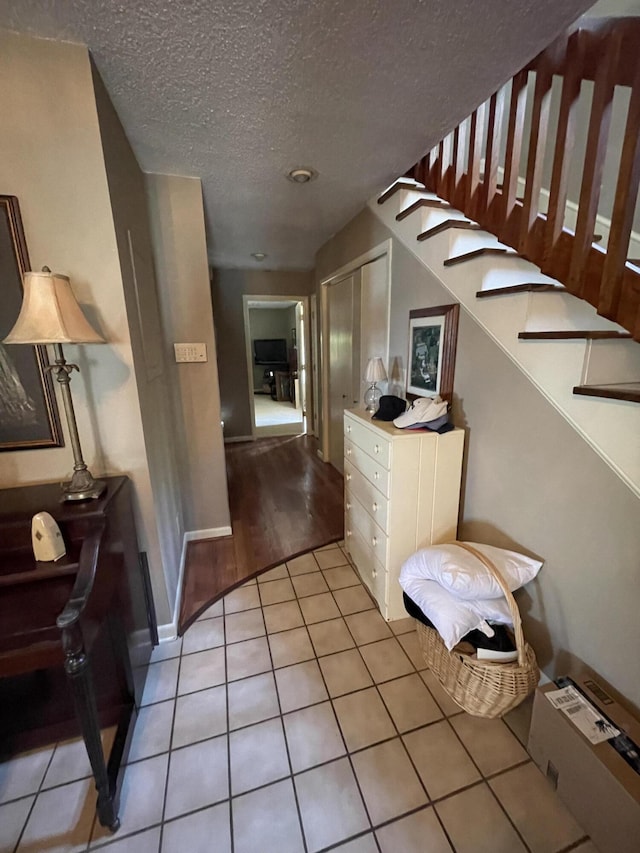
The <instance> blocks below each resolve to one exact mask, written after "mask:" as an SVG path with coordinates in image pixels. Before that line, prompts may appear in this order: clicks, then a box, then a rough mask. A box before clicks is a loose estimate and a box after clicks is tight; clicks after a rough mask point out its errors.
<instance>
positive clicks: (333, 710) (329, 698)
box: [302, 554, 380, 850]
mask: <svg viewBox="0 0 640 853" xmlns="http://www.w3.org/2000/svg"><path fill="white" fill-rule="evenodd" d="M313 556H314V559H315V554H314V555H313ZM316 562H318V561H317V560H316ZM319 567H320V564H319V563H318V568H319ZM331 596H332V598H333V601H334V604H335V605H336V607H338V611H339V612H340V613H342V611H340V607H339V606H338V602H337V601H336V600H335V598H334V596H333V591H331ZM342 618H343V619H344V616H342ZM327 621H329V620H327ZM314 624H317V623H314ZM345 624H346V623H345ZM347 629H348V626H347ZM312 645H313V642H312ZM313 649H314V652H315V646H314V647H313ZM315 662H316V666H317V667H318V672H319V673H320V678H321V679H322V683H323V684H324V689H325V691H326V693H327V697H328V701H329V704H330V706H331V711H332V713H333V718H334V721H335V724H336V726H337V727H338V731H339V732H340V737H341V739H342V744H343V746H344V750H345V754H344V756H343V757H345V758H346V759H347V761H348V762H349V767H350V769H351V774H352V776H353V779H354V781H355V783H356V787H357V789H358V793H359V794H360V800H361V802H362V806H363V808H364V812H365V815H366V816H367V820H368V821H369V830H370V831H371V834H372V837H373V840H374V843H375V845H376V847H377V848H378V850H380V845H379V844H378V839H377V838H376V834H375V832H374V829H373V821H372V820H371V814H370V812H369V807H368V806H367V801H366V800H365V798H364V794H363V793H362V788H361V786H360V780H359V779H358V774H357V773H356V771H355V767H354V766H353V761H352V760H351V754H350V752H349V747H348V746H347V741H346V739H345V736H344V732H343V731H342V726H341V725H340V720H339V719H338V715H337V713H336V709H335V706H334V704H333V697H332V696H331V693H330V692H329V688H328V686H327V682H326V679H325V677H324V672H323V671H322V667H321V666H320V660H319V658H318V656H317V654H316V657H315ZM339 760H340V759H332V761H339ZM330 763H331V761H328V762H325V764H330ZM312 769H315V768H308V770H312ZM302 772H307V771H302ZM369 830H368V831H369ZM353 837H356V836H351V838H353ZM348 840H349V839H341V840H340V842H337V843H341V844H344V843H346V842H347V841H348ZM324 849H326V848H324Z"/></svg>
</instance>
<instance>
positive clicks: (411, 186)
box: [378, 178, 426, 204]
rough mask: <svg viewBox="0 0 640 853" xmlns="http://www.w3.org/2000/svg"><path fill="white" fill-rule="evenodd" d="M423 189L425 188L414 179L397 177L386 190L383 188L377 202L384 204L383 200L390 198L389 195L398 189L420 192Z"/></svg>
mask: <svg viewBox="0 0 640 853" xmlns="http://www.w3.org/2000/svg"><path fill="white" fill-rule="evenodd" d="M425 189H426V188H425V186H424V185H423V184H418V183H416V181H413V180H410V179H409V178H399V179H398V180H397V181H396V182H395V183H394V184H392V185H391V186H390V187H389V189H388V190H385V191H384V192H383V193H382V195H381V196H380V198H379V199H378V204H384V203H385V201H387V200H388V199H390V198H391V196H393V195H395V194H396V193H397V192H399V191H400V190H415V191H416V192H422V191H423V190H425Z"/></svg>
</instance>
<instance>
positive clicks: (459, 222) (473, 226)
mask: <svg viewBox="0 0 640 853" xmlns="http://www.w3.org/2000/svg"><path fill="white" fill-rule="evenodd" d="M396 218H397V217H396ZM450 228H457V229H458V230H462V231H482V226H481V225H478V223H477V222H470V221H468V220H465V219H445V221H444V222H440V223H439V224H438V225H434V226H433V228H427V230H426V231H423V232H422V233H421V234H418V240H420V241H422V240H428V239H429V237H435V235H436V234H441V233H442V232H443V231H448V230H449V229H450Z"/></svg>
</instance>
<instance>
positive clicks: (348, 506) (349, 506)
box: [347, 501, 351, 509]
mask: <svg viewBox="0 0 640 853" xmlns="http://www.w3.org/2000/svg"><path fill="white" fill-rule="evenodd" d="M347 509H351V504H350V503H349V501H347Z"/></svg>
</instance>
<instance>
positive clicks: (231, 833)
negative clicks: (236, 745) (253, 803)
mask: <svg viewBox="0 0 640 853" xmlns="http://www.w3.org/2000/svg"><path fill="white" fill-rule="evenodd" d="M256 585H257V584H256ZM225 598H226V596H222V599H221V601H222V637H223V639H224V674H225V682H224V695H225V707H226V714H227V735H226V737H227V789H228V792H229V799H228V809H227V815H228V820H229V849H230V851H231V853H234V851H235V844H236V842H235V834H234V831H233V805H232V802H231V729H230V726H231V718H230V716H229V680H228V679H229V668H228V666H227V608H226V603H225ZM229 615H231V614H229ZM262 621H263V622H264V616H263V618H262ZM265 627H266V626H265Z"/></svg>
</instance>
